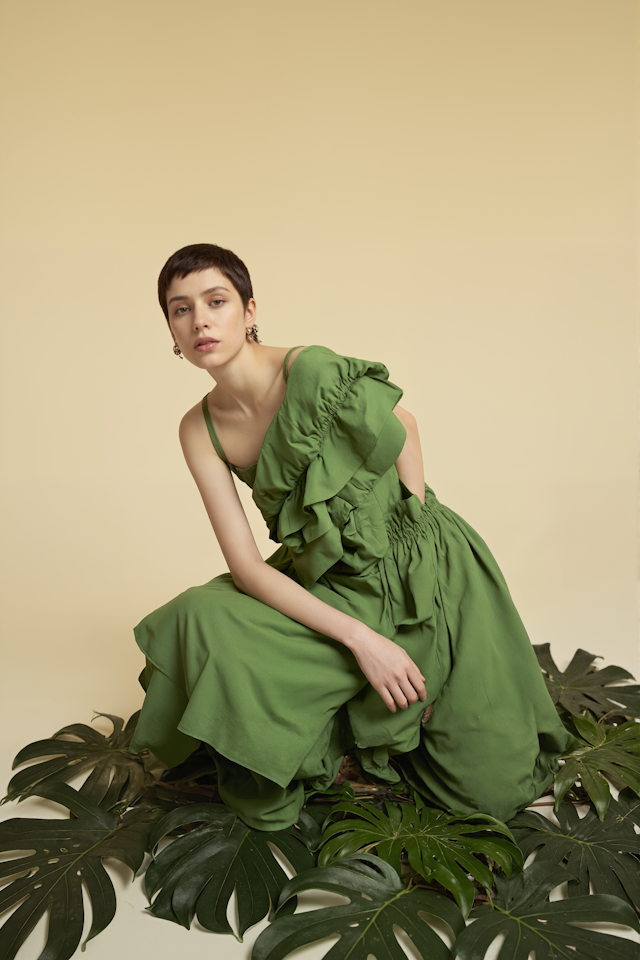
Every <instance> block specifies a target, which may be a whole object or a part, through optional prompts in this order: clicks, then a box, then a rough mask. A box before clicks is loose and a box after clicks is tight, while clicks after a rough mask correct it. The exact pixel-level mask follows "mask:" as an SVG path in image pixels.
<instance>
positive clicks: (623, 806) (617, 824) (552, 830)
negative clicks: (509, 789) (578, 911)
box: [509, 790, 640, 910]
mask: <svg viewBox="0 0 640 960" xmlns="http://www.w3.org/2000/svg"><path fill="white" fill-rule="evenodd" d="M625 794H626V796H623V797H622V798H621V800H620V801H615V800H612V801H611V804H610V806H609V809H608V811H607V814H606V817H605V820H604V823H602V822H601V821H600V820H599V819H598V817H597V816H596V815H595V812H594V810H593V808H591V809H589V810H588V812H587V814H586V816H584V817H582V819H581V818H580V817H579V816H578V814H577V812H576V809H575V807H574V806H573V804H572V803H562V804H561V805H560V808H559V810H558V820H559V821H560V826H556V824H554V823H552V822H551V821H550V820H547V818H546V817H543V816H541V815H540V814H539V813H533V812H530V811H525V812H522V813H519V814H517V815H516V816H515V817H514V819H513V820H511V821H510V823H509V826H510V827H511V829H512V830H513V834H514V836H515V838H516V840H517V842H518V845H519V847H520V849H521V850H522V852H523V854H524V855H525V857H527V856H528V855H529V854H530V853H533V851H534V850H537V851H538V852H537V854H536V860H535V862H536V863H543V862H549V863H554V864H563V865H566V866H567V868H568V869H569V870H570V871H571V873H573V874H575V876H576V877H577V878H578V882H577V883H570V884H569V896H570V897H578V896H586V895H588V894H589V889H590V887H589V881H591V883H592V884H593V891H594V893H608V894H612V895H613V896H616V897H620V898H621V899H623V900H627V901H628V902H629V903H630V904H631V905H632V906H635V907H636V908H637V909H639V910H640V862H638V859H637V857H636V856H633V854H640V837H639V836H638V834H637V833H635V831H634V829H633V824H632V822H631V819H630V817H631V816H633V815H634V814H633V808H634V807H635V806H636V804H635V803H633V800H632V798H633V794H632V792H631V791H630V790H627V791H625ZM634 799H635V798H634ZM630 810H631V814H630V813H629V811H630Z"/></svg>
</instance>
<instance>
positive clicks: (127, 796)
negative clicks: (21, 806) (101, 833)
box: [3, 710, 155, 810]
mask: <svg viewBox="0 0 640 960" xmlns="http://www.w3.org/2000/svg"><path fill="white" fill-rule="evenodd" d="M139 714H140V711H139V710H138V711H137V713H134V714H133V716H132V717H131V718H130V720H129V722H128V723H127V725H126V727H124V729H123V725H124V721H123V720H122V718H121V717H115V716H112V715H111V714H109V713H99V714H97V716H99V717H106V718H107V719H108V720H110V721H111V723H112V724H113V732H112V734H111V736H109V737H104V736H103V735H102V734H101V733H99V732H98V731H97V730H94V729H93V727H89V726H88V725H87V724H86V723H73V724H70V725H69V726H68V727H63V728H62V730H58V732H57V733H54V735H53V737H52V738H51V739H50V740H37V741H36V742H35V743H30V744H29V745H28V746H26V747H24V748H23V749H22V750H21V751H20V753H19V754H18V755H17V757H16V758H15V760H14V761H13V768H12V769H15V768H16V767H17V766H19V765H20V764H21V763H26V762H27V761H28V760H37V759H39V758H41V757H51V758H52V759H49V760H44V761H43V762H42V763H36V764H34V765H33V766H30V767H27V769H26V770H21V771H20V773H17V774H16V775H15V777H13V779H12V780H11V782H10V783H9V786H8V787H7V796H6V797H5V798H4V801H3V802H6V801H7V800H15V799H16V797H22V796H24V795H25V794H27V793H30V792H33V790H32V788H33V787H34V785H35V784H37V783H38V784H43V783H50V782H54V781H57V782H61V781H62V782H64V781H66V780H70V779H71V778H72V777H75V776H76V774H78V773H82V772H83V771H84V770H90V769H91V768H93V772H92V773H91V774H90V775H89V776H88V777H87V779H86V780H85V782H84V783H83V784H82V786H81V787H80V793H82V795H83V796H85V797H87V798H88V799H89V800H91V801H92V802H93V803H99V804H101V805H102V806H103V807H104V808H105V809H107V810H108V809H109V808H111V807H112V806H114V805H115V804H116V803H119V802H121V803H122V804H123V805H125V806H126V804H128V803H131V801H132V800H134V799H135V798H136V797H138V796H140V794H141V793H142V788H143V786H144V783H145V768H144V766H143V764H144V763H145V761H146V762H147V764H148V762H149V759H150V756H151V755H150V754H149V753H148V752H147V753H145V754H144V755H142V754H141V755H134V754H132V753H129V750H128V747H129V744H130V743H131V739H132V737H133V733H134V730H135V728H136V723H137V721H138V716H139ZM69 735H71V736H74V737H76V738H77V739H75V740H63V739H61V738H62V737H63V736H69ZM153 759H155V758H153ZM149 779H150V778H149Z"/></svg>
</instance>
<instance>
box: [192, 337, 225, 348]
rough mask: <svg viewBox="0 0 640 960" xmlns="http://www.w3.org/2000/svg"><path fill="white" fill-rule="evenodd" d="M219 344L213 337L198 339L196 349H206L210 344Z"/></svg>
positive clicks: (195, 344)
mask: <svg viewBox="0 0 640 960" xmlns="http://www.w3.org/2000/svg"><path fill="white" fill-rule="evenodd" d="M218 342H219V341H218V340H214V339H213V337H198V339H197V340H196V342H195V343H194V347H196V349H197V348H198V347H205V346H208V345H209V344H212V343H218Z"/></svg>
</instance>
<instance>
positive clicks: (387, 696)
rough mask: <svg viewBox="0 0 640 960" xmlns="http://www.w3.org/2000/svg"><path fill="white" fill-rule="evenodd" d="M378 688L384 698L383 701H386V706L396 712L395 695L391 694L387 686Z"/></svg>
mask: <svg viewBox="0 0 640 960" xmlns="http://www.w3.org/2000/svg"><path fill="white" fill-rule="evenodd" d="M376 690H377V691H378V693H379V694H380V696H381V697H382V700H383V702H384V705H385V707H388V708H389V710H391V713H395V712H396V705H395V702H394V699H393V697H392V696H391V694H390V693H389V691H388V690H387V688H386V687H380V688H378V687H376Z"/></svg>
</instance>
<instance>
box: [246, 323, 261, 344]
mask: <svg viewBox="0 0 640 960" xmlns="http://www.w3.org/2000/svg"><path fill="white" fill-rule="evenodd" d="M259 329H260V328H259V327H258V324H257V323H254V325H253V326H252V327H247V340H255V342H256V343H262V340H261V339H260V337H259V336H258V330H259Z"/></svg>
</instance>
